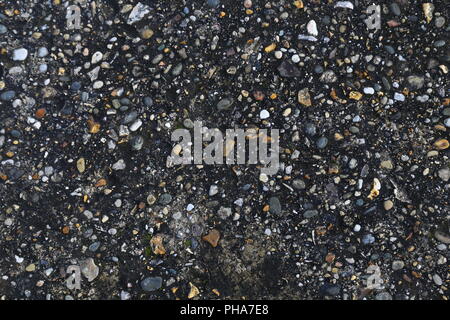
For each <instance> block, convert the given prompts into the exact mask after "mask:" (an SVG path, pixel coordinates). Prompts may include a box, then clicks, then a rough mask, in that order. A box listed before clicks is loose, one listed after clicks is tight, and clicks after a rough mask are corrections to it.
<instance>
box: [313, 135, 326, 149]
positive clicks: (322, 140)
mask: <svg viewBox="0 0 450 320" xmlns="http://www.w3.org/2000/svg"><path fill="white" fill-rule="evenodd" d="M327 145H328V138H326V137H320V138H319V139H317V142H316V146H317V148H319V149H324V148H325V147H326V146H327Z"/></svg>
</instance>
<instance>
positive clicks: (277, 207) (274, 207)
mask: <svg viewBox="0 0 450 320" xmlns="http://www.w3.org/2000/svg"><path fill="white" fill-rule="evenodd" d="M269 206H270V209H269V210H270V213H272V214H276V215H280V214H281V211H282V210H281V203H280V199H278V197H271V198H270V199H269Z"/></svg>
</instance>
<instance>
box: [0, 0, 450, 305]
mask: <svg viewBox="0 0 450 320" xmlns="http://www.w3.org/2000/svg"><path fill="white" fill-rule="evenodd" d="M428 1H429V2H428V3H424V1H416V0H388V1H382V0H378V1H377V0H375V1H369V0H352V1H335V0H303V1H301V0H296V1H294V0H273V1H270V0H266V1H260V0H245V1H243V0H197V1H193V0H192V1H189V0H177V1H163V0H152V1H150V0H140V1H137V0H114V1H106V0H96V1H91V0H78V1H65V0H45V1H41V0H15V1H13V0H2V1H1V2H0V299H5V300H11V299H66V300H72V299H76V300H80V299H122V300H127V299H194V300H196V299H243V298H245V299H377V300H387V299H388V300H389V299H398V300H405V299H406V300H419V299H445V300H448V299H449V298H450V296H449V282H450V271H449V265H450V264H449V261H448V259H449V256H450V251H449V246H450V211H449V207H450V204H449V189H450V160H449V155H450V149H449V141H448V140H449V130H450V95H449V87H448V80H449V78H448V67H449V63H450V50H449V47H448V42H449V31H450V26H449V6H448V2H447V1H441V0H439V1H438V0H433V1H432V0H428ZM371 4H378V5H380V8H381V27H380V29H379V30H376V29H369V28H368V26H367V25H366V23H365V20H366V19H367V18H368V13H367V11H366V9H367V7H368V6H369V5H371ZM73 6H75V7H73ZM77 10H78V11H79V12H80V19H79V23H80V28H79V29H78V28H77V26H76V24H75V25H74V24H71V23H69V24H68V22H67V19H66V14H67V13H68V12H69V16H70V15H71V14H73V13H76V12H77ZM69 20H70V19H69ZM75 22H77V21H76V20H75ZM195 121H202V123H203V125H204V126H206V127H208V128H219V129H220V130H222V131H225V129H227V128H244V129H249V128H259V129H279V130H280V154H279V157H280V166H279V170H278V172H277V173H276V174H274V175H264V174H260V169H261V168H260V167H261V166H260V165H206V164H205V165H169V163H168V161H167V157H168V156H169V155H170V154H171V152H174V151H176V150H177V151H176V153H179V152H180V150H178V149H177V148H174V145H175V144H176V143H174V142H172V141H171V134H172V132H173V131H174V130H175V129H179V128H186V129H188V130H190V131H193V128H194V122H195ZM71 266H72V267H74V268H75V270H77V268H78V271H79V276H80V278H79V280H80V283H79V284H80V287H79V288H78V289H77V288H71V287H70V285H68V282H67V279H68V278H69V274H71V271H70V267H71ZM76 275H77V273H76V272H75V276H76ZM371 284H375V286H373V285H371Z"/></svg>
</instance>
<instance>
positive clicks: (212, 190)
mask: <svg viewBox="0 0 450 320" xmlns="http://www.w3.org/2000/svg"><path fill="white" fill-rule="evenodd" d="M218 192H219V187H218V186H217V185H215V184H213V185H211V186H210V187H209V196H210V197H212V196H215V195H216V194H217V193H218Z"/></svg>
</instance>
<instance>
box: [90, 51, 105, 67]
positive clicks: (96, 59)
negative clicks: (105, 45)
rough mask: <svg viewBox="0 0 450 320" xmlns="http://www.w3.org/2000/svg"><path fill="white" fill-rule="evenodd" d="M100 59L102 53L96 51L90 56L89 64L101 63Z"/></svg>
mask: <svg viewBox="0 0 450 320" xmlns="http://www.w3.org/2000/svg"><path fill="white" fill-rule="evenodd" d="M102 59H103V53H101V52H100V51H97V52H95V53H94V54H93V55H92V58H91V63H92V64H96V63H99V62H100V61H102Z"/></svg>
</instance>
